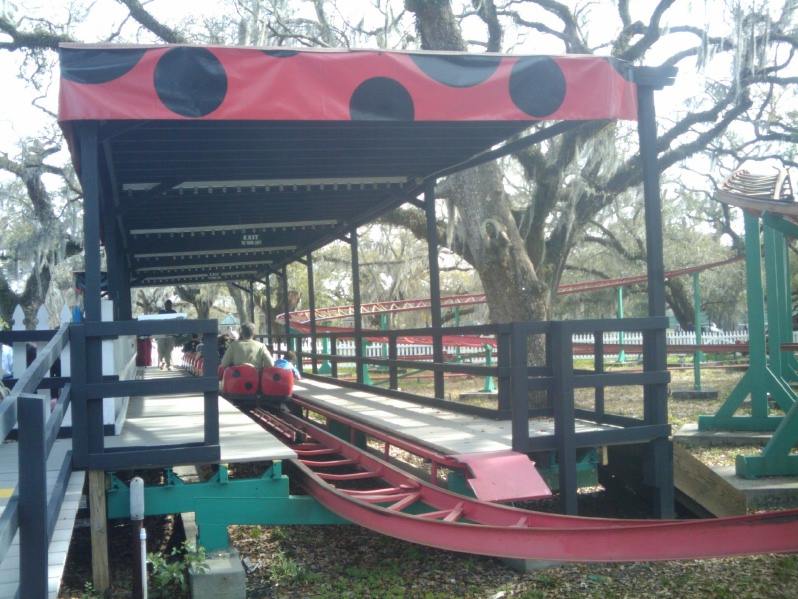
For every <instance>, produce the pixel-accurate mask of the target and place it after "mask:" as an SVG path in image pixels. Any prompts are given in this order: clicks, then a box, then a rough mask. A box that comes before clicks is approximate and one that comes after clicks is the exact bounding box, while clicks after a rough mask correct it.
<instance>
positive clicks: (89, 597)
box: [80, 582, 99, 599]
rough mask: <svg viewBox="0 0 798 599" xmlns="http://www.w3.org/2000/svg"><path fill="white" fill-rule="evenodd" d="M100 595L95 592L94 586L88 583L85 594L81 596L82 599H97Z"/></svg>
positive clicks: (84, 589)
mask: <svg viewBox="0 0 798 599" xmlns="http://www.w3.org/2000/svg"><path fill="white" fill-rule="evenodd" d="M98 597H99V595H98V594H97V593H96V591H95V590H94V585H93V584H92V583H90V582H87V583H86V584H84V585H83V592H82V593H81V594H80V599H97V598H98Z"/></svg>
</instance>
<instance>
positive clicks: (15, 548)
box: [0, 439, 86, 599]
mask: <svg viewBox="0 0 798 599" xmlns="http://www.w3.org/2000/svg"><path fill="white" fill-rule="evenodd" d="M71 448H72V442H71V441H70V440H68V439H59V440H57V441H56V442H55V444H54V445H53V450H52V452H51V453H50V458H49V460H48V461H47V492H48V493H51V492H52V489H53V486H54V485H55V482H56V480H57V478H58V470H59V466H60V464H61V463H62V462H63V459H64V455H65V454H66V452H67V451H69V450H70V449H71ZM18 470H19V462H18V453H17V444H16V443H14V442H10V443H3V444H0V514H2V512H3V510H5V508H6V505H8V501H9V498H10V497H11V495H12V493H13V492H14V488H15V487H16V486H17V482H18V481H19V472H18ZM85 478H86V473H85V472H73V473H72V476H71V477H70V479H69V483H68V485H67V489H66V494H65V496H64V501H63V503H62V504H61V510H60V512H59V514H58V520H57V522H56V525H55V530H54V532H53V538H52V541H51V542H50V557H49V560H48V596H49V597H50V599H55V598H56V597H57V596H58V587H59V585H60V584H61V578H62V576H63V573H64V566H65V564H66V559H67V552H68V550H69V543H70V540H71V539H72V530H73V528H74V524H75V517H76V515H77V512H78V507H79V504H80V498H81V495H82V494H83V484H84V481H85ZM18 589H19V532H17V534H16V536H15V537H14V540H13V542H12V544H11V547H9V549H8V553H7V554H6V557H5V559H4V560H3V561H2V563H0V599H14V597H16V595H17V591H18Z"/></svg>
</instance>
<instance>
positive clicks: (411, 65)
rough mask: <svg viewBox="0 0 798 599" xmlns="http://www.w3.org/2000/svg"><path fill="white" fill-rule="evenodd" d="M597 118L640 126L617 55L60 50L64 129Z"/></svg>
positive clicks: (632, 89) (627, 71) (632, 90)
mask: <svg viewBox="0 0 798 599" xmlns="http://www.w3.org/2000/svg"><path fill="white" fill-rule="evenodd" d="M604 118H616V119H628V120H636V118H637V93H636V86H635V84H634V83H633V81H632V67H631V65H629V64H628V63H624V62H622V61H618V60H616V59H613V58H601V57H595V56H515V55H513V56H511V55H498V54H467V53H428V52H423V53H422V52H415V53H409V52H382V51H376V50H375V51H367V50H354V51H346V50H343V51H312V50H302V51H293V50H285V49H258V48H238V47H200V46H184V45H177V46H155V47H152V46H109V45H81V44H62V46H61V89H60V99H59V119H60V120H61V121H72V120H145V119H152V120H185V119H188V120H194V119H205V120H258V121H261V120H263V121H297V120H298V121H380V120H392V121H534V120H543V119H546V120H589V119H604Z"/></svg>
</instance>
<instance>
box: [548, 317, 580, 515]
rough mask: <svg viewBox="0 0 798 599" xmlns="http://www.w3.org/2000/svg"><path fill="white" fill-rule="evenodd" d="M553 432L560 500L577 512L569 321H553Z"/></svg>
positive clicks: (571, 512)
mask: <svg viewBox="0 0 798 599" xmlns="http://www.w3.org/2000/svg"><path fill="white" fill-rule="evenodd" d="M551 337H552V347H553V355H552V361H553V365H554V369H553V370H554V373H555V375H554V376H555V378H554V395H555V397H557V401H556V402H555V404H554V433H555V444H556V445H557V466H558V468H559V470H560V504H561V507H562V510H563V512H564V513H566V514H569V515H572V516H576V515H577V514H578V513H579V506H578V504H577V493H576V491H577V488H578V484H577V479H576V415H575V413H574V353H573V341H572V339H573V331H572V330H571V327H569V326H568V323H567V322H553V323H552V329H551Z"/></svg>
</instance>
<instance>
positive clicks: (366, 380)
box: [360, 338, 374, 385]
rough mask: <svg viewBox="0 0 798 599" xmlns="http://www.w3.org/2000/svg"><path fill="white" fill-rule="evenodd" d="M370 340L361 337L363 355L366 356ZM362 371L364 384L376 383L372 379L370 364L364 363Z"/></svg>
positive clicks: (361, 353)
mask: <svg viewBox="0 0 798 599" xmlns="http://www.w3.org/2000/svg"><path fill="white" fill-rule="evenodd" d="M368 345H369V342H368V340H367V339H365V338H364V339H361V341H360V347H361V348H362V351H361V352H360V355H361V356H364V357H365V356H366V350H367V349H368ZM361 372H362V373H363V384H364V385H373V384H374V383H373V382H372V381H371V377H370V376H369V368H368V364H363V365H362V367H361Z"/></svg>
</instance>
